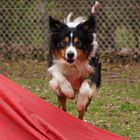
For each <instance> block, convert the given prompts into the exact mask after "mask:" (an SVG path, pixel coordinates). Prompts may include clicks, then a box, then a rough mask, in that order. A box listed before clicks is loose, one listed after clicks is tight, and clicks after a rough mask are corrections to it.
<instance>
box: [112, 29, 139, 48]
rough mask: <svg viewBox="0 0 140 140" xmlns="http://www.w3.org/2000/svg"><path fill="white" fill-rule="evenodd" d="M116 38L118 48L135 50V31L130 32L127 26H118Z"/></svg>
mask: <svg viewBox="0 0 140 140" xmlns="http://www.w3.org/2000/svg"><path fill="white" fill-rule="evenodd" d="M114 37H115V43H116V46H117V47H118V48H126V47H127V48H134V47H135V46H136V40H135V37H134V31H132V30H128V29H127V28H126V27H125V26H118V27H117V29H116V30H115V36H114Z"/></svg>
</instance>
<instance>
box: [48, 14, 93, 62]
mask: <svg viewBox="0 0 140 140" xmlns="http://www.w3.org/2000/svg"><path fill="white" fill-rule="evenodd" d="M71 15H72V14H69V15H68V17H67V18H66V19H65V20H64V22H61V21H59V20H57V19H54V18H52V17H51V16H50V17H49V27H50V32H51V40H50V51H51V53H52V55H53V57H54V59H55V60H62V61H65V62H67V63H74V62H75V61H80V62H81V61H85V60H87V59H88V56H89V54H90V53H91V51H92V49H93V46H92V43H93V33H94V32H95V17H94V16H93V15H91V16H90V17H89V18H88V19H84V18H82V17H79V18H77V19H75V20H74V21H73V22H71V21H70V18H71Z"/></svg>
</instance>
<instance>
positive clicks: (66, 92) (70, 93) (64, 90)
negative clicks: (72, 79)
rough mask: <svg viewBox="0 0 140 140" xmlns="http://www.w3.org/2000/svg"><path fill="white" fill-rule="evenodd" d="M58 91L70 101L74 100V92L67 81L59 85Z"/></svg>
mask: <svg viewBox="0 0 140 140" xmlns="http://www.w3.org/2000/svg"><path fill="white" fill-rule="evenodd" d="M60 89H61V91H62V93H63V94H64V95H65V96H66V97H67V98H70V99H73V98H75V95H74V90H73V88H72V86H71V84H70V83H69V82H68V81H67V80H65V81H63V82H61V83H60Z"/></svg>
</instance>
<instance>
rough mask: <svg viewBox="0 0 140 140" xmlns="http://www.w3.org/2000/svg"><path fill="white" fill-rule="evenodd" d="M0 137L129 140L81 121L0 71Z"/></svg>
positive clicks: (2, 139)
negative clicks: (0, 73)
mask: <svg viewBox="0 0 140 140" xmlns="http://www.w3.org/2000/svg"><path fill="white" fill-rule="evenodd" d="M0 140H127V139H126V138H123V137H121V136H118V135H116V134H113V133H110V132H108V131H105V130H102V129H100V128H97V127H95V126H92V125H90V124H88V123H85V122H84V121H81V120H79V119H77V118H75V117H73V116H71V115H69V114H67V113H65V112H63V111H62V110H60V109H58V108H57V107H54V106H53V105H51V104H49V103H47V102H46V101H44V100H42V99H40V98H39V97H37V96H35V95H34V94H32V93H31V92H29V91H28V90H26V89H24V88H22V87H21V86H19V85H18V84H15V83H14V82H12V81H11V80H9V79H7V78H6V77H4V76H2V75H0Z"/></svg>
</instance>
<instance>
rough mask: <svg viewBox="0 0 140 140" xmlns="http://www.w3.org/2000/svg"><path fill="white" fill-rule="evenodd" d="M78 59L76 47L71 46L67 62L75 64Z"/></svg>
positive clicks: (66, 55) (66, 56)
mask: <svg viewBox="0 0 140 140" xmlns="http://www.w3.org/2000/svg"><path fill="white" fill-rule="evenodd" d="M76 59H77V50H76V48H75V47H73V46H70V47H68V48H67V50H66V52H65V60H66V61H67V62H68V63H73V62H74V61H75V60H76Z"/></svg>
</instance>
